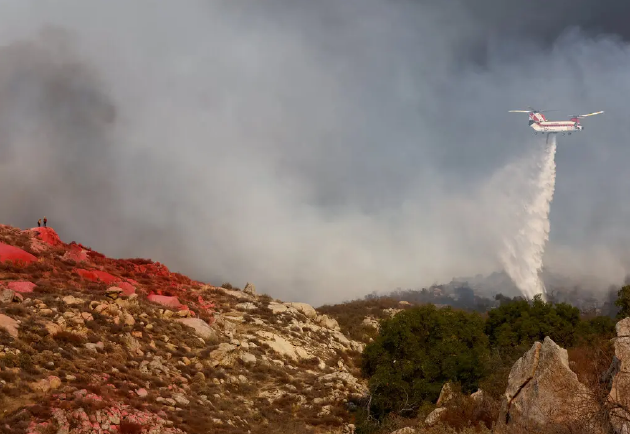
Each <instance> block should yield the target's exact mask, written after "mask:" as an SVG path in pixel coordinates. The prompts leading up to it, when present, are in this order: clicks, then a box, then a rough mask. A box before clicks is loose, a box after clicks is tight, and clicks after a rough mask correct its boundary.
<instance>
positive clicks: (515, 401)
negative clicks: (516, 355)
mask: <svg viewBox="0 0 630 434" xmlns="http://www.w3.org/2000/svg"><path fill="white" fill-rule="evenodd" d="M501 404H502V405H501V411H500V414H499V420H498V421H497V427H496V431H495V432H496V433H497V434H501V433H505V434H507V433H510V432H514V431H515V430H519V429H520V430H524V432H535V431H536V429H540V428H543V427H544V428H546V429H551V428H552V427H562V428H564V429H571V428H572V427H581V428H587V431H588V432H590V433H593V434H598V433H602V434H603V433H604V432H605V431H604V429H603V427H602V426H601V424H600V423H599V422H598V419H597V418H596V417H594V416H596V415H597V413H598V409H599V406H598V405H597V402H596V401H595V398H594V395H593V393H592V392H591V391H590V390H589V389H588V388H587V387H586V386H585V385H584V384H582V383H580V381H579V380H578V378H577V375H576V374H575V373H574V372H573V371H572V370H571V368H569V357H568V354H567V351H566V350H565V349H564V348H561V347H560V346H558V345H557V344H556V343H555V342H554V341H553V340H551V339H550V338H549V337H546V338H545V339H544V341H543V343H542V344H541V343H540V342H536V343H534V345H532V348H531V349H530V350H529V351H528V352H527V353H525V355H524V356H523V357H521V358H520V359H519V360H518V361H517V362H516V363H515V364H514V366H513V367H512V370H511V371H510V375H509V377H508V386H507V389H506V391H505V395H504V396H503V399H502V403H501Z"/></svg>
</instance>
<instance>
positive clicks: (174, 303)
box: [147, 293, 184, 308]
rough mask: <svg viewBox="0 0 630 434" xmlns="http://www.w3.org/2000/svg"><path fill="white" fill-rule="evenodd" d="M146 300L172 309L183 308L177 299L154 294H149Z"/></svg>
mask: <svg viewBox="0 0 630 434" xmlns="http://www.w3.org/2000/svg"><path fill="white" fill-rule="evenodd" d="M147 298H148V299H149V301H152V302H154V303H158V304H161V305H162V306H167V307H173V308H179V307H181V306H184V305H183V304H181V303H180V302H179V299H178V298H177V297H170V296H168V295H157V294H155V293H151V294H149V296H148V297H147Z"/></svg>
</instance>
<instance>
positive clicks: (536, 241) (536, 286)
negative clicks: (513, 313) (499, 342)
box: [500, 134, 556, 299]
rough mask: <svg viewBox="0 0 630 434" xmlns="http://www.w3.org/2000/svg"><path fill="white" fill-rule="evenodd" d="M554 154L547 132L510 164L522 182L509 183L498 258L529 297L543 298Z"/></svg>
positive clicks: (552, 188)
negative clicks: (506, 223)
mask: <svg viewBox="0 0 630 434" xmlns="http://www.w3.org/2000/svg"><path fill="white" fill-rule="evenodd" d="M555 155H556V135H555V134H550V135H549V136H548V137H547V139H546V141H542V142H539V143H538V144H537V146H536V147H535V148H534V152H533V154H532V155H531V158H527V159H524V160H522V161H521V162H520V163H519V164H517V165H516V166H515V167H514V168H513V169H516V170H515V173H518V174H520V178H521V181H522V182H516V184H515V183H511V185H512V186H515V185H516V186H517V187H518V189H517V190H516V191H511V192H508V196H510V197H511V198H512V200H511V203H512V204H513V205H514V206H513V207H511V208H512V209H511V211H512V212H513V214H514V215H513V217H514V218H513V220H512V223H513V225H512V227H511V230H510V231H509V232H506V233H504V238H503V240H502V241H503V243H502V250H501V252H500V260H501V263H502V265H503V268H504V270H505V272H506V273H507V274H508V275H509V276H510V278H511V279H512V280H513V281H514V283H515V284H516V286H517V287H518V288H519V289H520V290H521V292H522V293H523V295H524V296H525V297H526V298H528V299H531V298H533V297H534V296H535V295H536V294H541V295H542V298H543V299H546V291H545V285H544V283H543V281H542V279H541V277H540V271H541V270H542V267H543V256H544V253H545V246H546V244H547V241H548V240H549V230H550V223H549V211H550V208H551V201H552V200H553V193H554V190H555V184H556V163H555ZM518 178H519V177H518V176H517V177H516V178H515V179H517V180H518ZM519 184H520V185H519ZM519 190H520V191H519ZM508 208H509V207H508Z"/></svg>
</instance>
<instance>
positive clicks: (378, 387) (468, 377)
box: [362, 305, 489, 418]
mask: <svg viewBox="0 0 630 434" xmlns="http://www.w3.org/2000/svg"><path fill="white" fill-rule="evenodd" d="M488 354H489V351H488V338H487V336H486V335H485V334H484V321H483V319H482V317H481V316H480V315H478V314H476V313H466V312H463V311H457V310H454V309H452V308H450V307H446V308H443V309H437V308H436V307H435V306H433V305H426V306H421V307H417V308H413V309H408V310H405V311H403V312H400V313H399V314H397V315H396V316H394V317H393V318H391V319H387V320H385V321H384V322H383V324H382V328H381V333H380V334H379V336H378V337H377V339H376V340H375V341H374V342H373V343H371V344H369V345H367V346H366V348H365V350H364V353H363V359H362V372H363V374H364V375H366V376H368V377H369V388H370V392H371V394H372V400H371V404H370V411H371V415H372V416H374V417H376V418H382V417H383V416H385V415H386V414H387V413H389V412H392V411H395V412H397V413H398V414H401V415H404V414H413V413H414V412H415V411H417V409H418V407H419V406H420V405H421V404H422V403H423V401H429V402H435V401H436V400H437V398H438V396H439V394H440V391H441V388H442V385H443V384H444V383H446V382H447V381H453V382H458V383H460V384H461V386H462V390H463V391H464V392H467V393H470V392H474V391H476V390H477V387H478V383H479V380H480V379H481V378H483V376H484V374H485V365H486V362H487V359H488Z"/></svg>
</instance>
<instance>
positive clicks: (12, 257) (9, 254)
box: [0, 243, 37, 264]
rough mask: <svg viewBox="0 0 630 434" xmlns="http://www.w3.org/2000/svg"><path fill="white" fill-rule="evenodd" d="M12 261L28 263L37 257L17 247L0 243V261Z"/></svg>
mask: <svg viewBox="0 0 630 434" xmlns="http://www.w3.org/2000/svg"><path fill="white" fill-rule="evenodd" d="M6 261H13V262H22V263H26V264H29V263H31V262H35V261H37V258H36V257H35V256H33V255H31V254H30V253H28V252H25V251H24V250H22V249H20V248H19V247H15V246H10V245H8V244H4V243H0V262H6Z"/></svg>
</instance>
